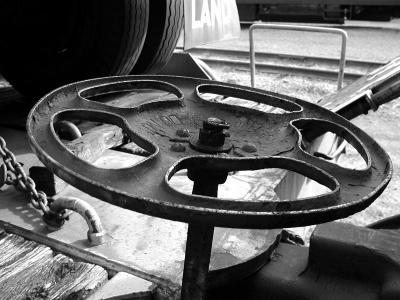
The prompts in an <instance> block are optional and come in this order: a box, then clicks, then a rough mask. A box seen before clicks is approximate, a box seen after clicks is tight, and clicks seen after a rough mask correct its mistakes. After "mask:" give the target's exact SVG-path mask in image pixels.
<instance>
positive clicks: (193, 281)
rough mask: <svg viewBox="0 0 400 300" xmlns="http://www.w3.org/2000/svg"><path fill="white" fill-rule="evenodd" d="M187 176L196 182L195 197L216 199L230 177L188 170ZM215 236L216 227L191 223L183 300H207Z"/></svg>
mask: <svg viewBox="0 0 400 300" xmlns="http://www.w3.org/2000/svg"><path fill="white" fill-rule="evenodd" d="M188 176H189V178H190V179H191V180H193V182H194V185H193V191H192V193H193V194H196V195H203V196H210V197H217V196H218V185H219V184H221V183H224V182H225V180H226V178H227V176H228V173H225V172H222V173H221V172H212V171H211V172H210V171H208V172H207V171H196V170H188ZM213 236H214V226H210V225H207V224H198V223H189V226H188V232H187V240H186V252H185V266H184V270H183V278H182V291H181V300H189V299H191V300H204V299H205V297H206V293H207V274H208V268H209V265H210V257H211V247H212V241H213Z"/></svg>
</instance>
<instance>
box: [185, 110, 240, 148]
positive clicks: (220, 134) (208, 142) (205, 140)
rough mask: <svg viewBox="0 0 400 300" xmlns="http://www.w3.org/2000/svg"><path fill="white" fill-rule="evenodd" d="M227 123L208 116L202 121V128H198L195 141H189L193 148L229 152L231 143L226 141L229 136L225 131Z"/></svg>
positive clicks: (227, 127)
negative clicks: (197, 135)
mask: <svg viewBox="0 0 400 300" xmlns="http://www.w3.org/2000/svg"><path fill="white" fill-rule="evenodd" d="M227 129H229V124H228V123H227V122H225V121H223V120H221V119H218V118H214V117H213V118H208V119H207V120H205V121H203V128H200V130H199V138H198V140H197V141H190V145H191V146H192V148H194V149H195V150H198V151H201V152H205V153H220V152H229V150H230V149H231V148H232V144H231V143H230V142H227V141H226V137H229V133H228V132H227Z"/></svg>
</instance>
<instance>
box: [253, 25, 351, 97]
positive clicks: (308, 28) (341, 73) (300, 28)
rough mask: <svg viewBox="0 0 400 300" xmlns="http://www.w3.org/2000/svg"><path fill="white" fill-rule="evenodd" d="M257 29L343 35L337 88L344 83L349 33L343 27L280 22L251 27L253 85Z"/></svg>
mask: <svg viewBox="0 0 400 300" xmlns="http://www.w3.org/2000/svg"><path fill="white" fill-rule="evenodd" d="M256 29H283V30H295V31H310V32H324V33H331V34H338V35H340V36H341V37H342V47H341V52H340V61H339V73H338V83H337V89H338V90H340V89H341V88H342V85H343V78H344V67H345V64H346V45H347V38H348V37H347V33H346V32H345V31H344V30H342V29H336V28H325V27H314V26H299V25H280V24H279V25H278V24H253V25H251V26H250V29H249V41H250V75H251V86H252V87H254V86H255V77H256V65H255V50H254V36H253V32H254V30H256Z"/></svg>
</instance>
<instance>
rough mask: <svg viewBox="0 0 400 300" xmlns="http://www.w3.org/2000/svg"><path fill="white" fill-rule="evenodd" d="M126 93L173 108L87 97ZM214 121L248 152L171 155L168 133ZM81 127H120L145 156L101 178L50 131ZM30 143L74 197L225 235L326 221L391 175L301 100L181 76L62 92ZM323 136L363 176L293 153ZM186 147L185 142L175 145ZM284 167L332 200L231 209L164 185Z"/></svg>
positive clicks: (381, 154)
mask: <svg viewBox="0 0 400 300" xmlns="http://www.w3.org/2000/svg"><path fill="white" fill-rule="evenodd" d="M132 88H144V89H149V88H150V89H151V88H154V89H160V90H164V91H167V92H170V93H173V94H175V95H176V96H177V99H176V100H171V101H159V102H157V101H155V102H150V103H145V104H140V105H138V106H136V107H132V108H118V107H111V106H108V105H105V104H102V103H99V102H95V101H91V100H88V99H87V98H88V97H90V96H93V95H97V94H104V93H110V92H112V91H126V90H130V89H132ZM201 93H216V94H221V95H226V96H231V97H237V98H244V99H247V100H249V101H254V102H260V103H265V104H268V105H271V106H275V107H279V108H281V109H283V110H285V111H286V112H285V113H283V114H273V113H264V112H260V111H256V110H253V109H248V108H244V107H238V106H234V105H228V104H222V103H217V102H212V101H207V100H205V99H202V98H201ZM209 117H218V118H219V119H222V120H225V121H226V122H227V123H229V124H230V125H231V129H230V132H231V137H230V140H231V141H232V143H233V148H234V149H238V148H241V147H242V145H243V144H244V143H252V144H254V145H256V147H257V152H256V153H244V154H243V153H241V155H240V156H239V155H237V154H235V153H237V152H235V151H233V152H232V153H231V152H230V153H229V154H228V156H220V155H219V156H218V155H205V154H204V153H201V152H197V151H195V150H193V149H192V148H191V147H189V146H187V147H185V151H184V152H176V151H171V145H172V144H173V143H175V142H176V138H177V137H176V136H175V134H176V132H177V130H179V129H187V130H188V131H189V133H190V135H191V136H192V135H197V134H198V130H199V128H200V127H201V124H202V122H203V120H206V119H207V118H209ZM64 119H82V120H89V121H98V122H105V123H109V124H113V125H117V126H120V127H121V128H122V129H123V130H124V131H125V133H126V134H127V135H128V136H129V138H130V139H131V140H132V141H134V142H136V143H137V144H138V145H139V146H141V147H142V148H144V149H145V150H147V151H149V152H150V153H151V155H150V156H149V157H148V158H146V159H145V160H143V161H142V162H140V163H138V164H137V165H135V166H133V167H130V168H123V169H118V170H105V169H101V168H97V167H94V166H93V165H91V164H88V163H86V162H84V161H82V160H80V159H77V158H76V157H74V155H73V154H71V153H69V152H68V151H67V149H66V148H65V146H64V145H63V144H62V142H61V141H60V140H59V139H58V137H57V136H56V134H55V131H54V122H57V121H60V120H64ZM27 129H28V135H29V141H30V143H31V145H32V147H33V149H34V151H35V153H36V154H37V155H38V157H39V158H40V159H41V160H42V161H43V162H44V163H45V165H46V166H48V167H49V168H50V169H51V170H52V171H53V172H54V173H55V174H57V175H58V176H59V177H61V178H62V179H64V180H66V181H67V182H69V183H71V184H72V185H74V186H76V187H78V188H79V189H82V190H83V191H85V192H87V193H89V194H91V195H93V196H96V197H98V198H100V199H102V200H104V201H106V202H109V203H112V204H114V205H117V206H120V207H122V208H126V209H129V210H134V211H137V212H141V213H145V214H149V215H152V216H157V217H162V218H167V219H171V220H176V221H183V222H198V223H204V224H212V225H214V226H220V227H233V228H238V227H239V228H278V227H279V228H280V227H290V226H302V225H308V224H315V223H320V222H327V221H331V220H334V219H338V218H343V217H346V216H348V215H351V214H353V213H355V212H357V211H359V210H361V209H363V208H365V207H367V206H368V205H369V204H370V203H371V202H372V201H373V200H375V199H376V197H377V196H378V195H379V194H380V193H381V192H382V191H383V189H384V188H385V187H386V185H387V184H388V182H389V180H390V177H391V174H392V164H391V161H390V159H389V157H388V155H387V154H386V152H385V151H384V150H383V149H382V148H381V147H380V146H379V145H378V144H377V143H376V142H375V141H374V140H373V139H371V138H370V137H369V136H368V135H367V134H365V133H364V132H363V131H361V130H360V129H358V128H357V127H356V126H354V125H352V124H351V123H349V122H348V121H346V120H345V119H343V118H341V117H339V116H337V115H335V114H334V113H331V112H329V111H328V110H326V109H324V108H321V107H319V106H317V105H314V104H311V103H307V102H305V101H302V100H299V99H294V98H290V97H286V96H282V95H278V94H274V93H269V92H266V91H261V90H256V89H251V88H247V87H239V86H236V85H230V84H227V83H218V82H211V81H207V80H198V79H192V78H184V77H168V76H138V77H134V76H127V77H113V78H103V79H95V80H88V81H84V82H80V83H75V84H71V85H68V86H65V87H62V88H60V89H57V90H55V91H53V92H52V93H50V94H48V95H47V96H45V97H44V98H43V99H42V100H41V101H39V103H38V104H37V105H36V106H35V107H34V108H33V110H32V111H31V113H30V115H29V117H28V125H27ZM327 131H331V132H334V133H335V134H337V135H339V136H341V137H343V138H344V139H346V140H347V141H348V142H349V143H350V144H352V145H353V147H355V148H356V149H357V151H359V153H360V154H361V156H362V157H363V158H364V160H365V161H366V164H367V167H366V168H365V169H363V170H352V169H347V168H342V167H339V166H337V165H335V164H332V163H330V162H328V161H325V160H323V159H320V158H317V157H313V156H311V155H310V154H308V153H307V152H305V151H304V150H302V147H301V141H302V139H303V138H304V137H305V138H313V137H316V136H319V135H321V134H323V133H325V132H327ZM183 142H185V141H183ZM273 167H274V168H283V169H287V170H291V171H295V172H298V173H300V174H302V175H304V176H307V177H309V178H311V179H313V180H315V181H317V182H318V183H320V184H322V185H325V186H327V187H328V188H329V189H330V190H331V191H330V192H329V193H327V194H325V195H320V196H316V197H310V198H304V199H295V200H285V201H272V200H268V199H267V200H262V201H251V200H249V201H240V200H232V199H220V198H216V197H207V196H197V195H189V194H184V193H181V192H179V191H177V190H175V189H174V188H173V187H172V186H171V185H170V184H169V180H170V179H171V177H172V176H173V175H174V174H175V173H176V172H178V171H179V170H182V169H187V168H191V169H193V168H197V169H201V170H206V171H210V172H215V171H224V172H225V171H227V172H230V171H240V170H258V169H264V168H273Z"/></svg>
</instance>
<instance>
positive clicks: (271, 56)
mask: <svg viewBox="0 0 400 300" xmlns="http://www.w3.org/2000/svg"><path fill="white" fill-rule="evenodd" d="M177 50H182V49H181V48H177ZM186 52H187V53H190V54H192V55H193V56H195V57H198V58H200V59H202V60H204V61H205V62H207V60H210V61H212V60H214V59H215V56H218V57H224V58H225V57H229V59H226V61H227V62H230V61H233V62H235V61H239V62H242V60H243V61H245V62H246V63H247V64H248V63H249V51H247V50H239V49H221V48H211V47H198V48H192V49H189V50H186ZM235 58H236V60H235ZM257 59H258V60H263V61H265V60H276V61H279V60H282V61H287V60H289V61H290V64H296V63H299V64H305V63H315V64H322V65H329V66H333V65H335V66H336V65H338V64H339V59H337V58H333V57H324V56H311V55H297V54H286V53H275V52H257ZM384 64H386V62H380V61H367V60H358V59H346V68H363V69H371V68H378V67H381V66H383V65H384ZM257 65H258V63H257V62H256V66H257ZM276 65H277V66H280V65H278V64H276ZM282 67H285V66H282Z"/></svg>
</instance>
